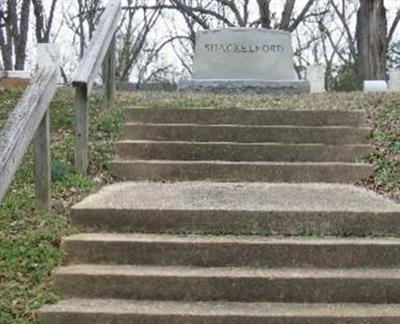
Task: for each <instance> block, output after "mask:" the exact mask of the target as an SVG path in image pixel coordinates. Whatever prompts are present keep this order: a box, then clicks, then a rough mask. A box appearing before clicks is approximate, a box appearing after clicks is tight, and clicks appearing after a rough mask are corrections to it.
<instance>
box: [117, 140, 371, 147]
mask: <svg viewBox="0 0 400 324" xmlns="http://www.w3.org/2000/svg"><path fill="white" fill-rule="evenodd" d="M114 144H116V145H118V144H165V145H173V144H181V145H207V146H211V145H231V146H285V147H292V146H295V147H299V146H301V147H332V148H335V147H338V148H340V147H350V148H351V147H365V148H373V146H372V145H370V144H357V143H354V144H324V143H277V142H252V143H238V142H223V141H222V142H219V141H218V142H204V141H203V142H201V141H200V142H197V141H175V140H172V141H162V140H160V141H158V140H130V139H125V140H120V141H116V142H114Z"/></svg>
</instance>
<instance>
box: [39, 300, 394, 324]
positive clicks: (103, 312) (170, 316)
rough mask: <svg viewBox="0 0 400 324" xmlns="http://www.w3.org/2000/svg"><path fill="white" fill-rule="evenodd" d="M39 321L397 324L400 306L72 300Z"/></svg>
mask: <svg viewBox="0 0 400 324" xmlns="http://www.w3.org/2000/svg"><path fill="white" fill-rule="evenodd" d="M39 317H40V319H41V320H42V322H43V324H71V323H74V324H98V323H116V324H131V323H135V324H166V323H174V324H205V323H207V324H243V323H248V324H265V323H276V324H321V323H324V324H325V323H326V324H333V323H335V324H338V323H348V324H365V323H369V324H397V323H399V322H400V305H369V304H271V303H233V302H206V303H205V302H173V301H136V300H115V299H69V300H65V301H63V302H61V303H59V304H57V305H54V306H46V307H45V308H44V309H42V310H41V311H40V313H39Z"/></svg>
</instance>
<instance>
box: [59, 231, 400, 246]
mask: <svg viewBox="0 0 400 324" xmlns="http://www.w3.org/2000/svg"><path fill="white" fill-rule="evenodd" d="M63 241H65V242H70V241H83V242H104V243H107V242H121V243H123V242H141V243H191V244H268V245H281V244H285V245H317V246H321V245H330V246H341V245H345V246H347V245H354V246H365V245H391V246H400V238H340V237H324V238H311V237H310V238H309V237H276V236H274V237H266V236H256V235H254V236H253V235H252V236H249V235H219V236H216V235H172V234H144V233H132V234H125V233H121V234H117V233H85V234H76V235H71V236H69V237H65V238H63Z"/></svg>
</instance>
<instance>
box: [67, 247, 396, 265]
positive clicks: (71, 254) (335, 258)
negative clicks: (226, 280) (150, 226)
mask: <svg viewBox="0 0 400 324" xmlns="http://www.w3.org/2000/svg"><path fill="white" fill-rule="evenodd" d="M63 252H64V254H65V257H64V260H65V262H66V263H67V264H80V263H81V264H121V265H127V264H131V265H135V264H144V265H159V266H199V267H229V266H231V267H270V268H272V267H276V268H284V267H293V268H310V267H311V268H361V267H363V268H395V267H400V257H399V256H400V246H396V245H374V244H368V245H367V244H365V245H358V244H343V245H318V244H315V245H312V244H306V245H300V244H283V243H282V244H232V243H230V244H229V243H225V244H224V243H219V244H201V243H193V244H189V243H165V242H164V243H158V242H134V243H129V242H100V241H94V242H93V241H91V242H87V241H65V242H63ZM316 256H318V257H316Z"/></svg>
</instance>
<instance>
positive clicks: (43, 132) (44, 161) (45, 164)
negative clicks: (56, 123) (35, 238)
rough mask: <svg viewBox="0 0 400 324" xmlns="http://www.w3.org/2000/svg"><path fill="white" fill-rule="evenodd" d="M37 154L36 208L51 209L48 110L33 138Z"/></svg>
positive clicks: (35, 154) (35, 153)
mask: <svg viewBox="0 0 400 324" xmlns="http://www.w3.org/2000/svg"><path fill="white" fill-rule="evenodd" d="M33 147H34V156H35V178H34V179H35V180H34V181H35V195H36V208H37V209H41V210H44V211H47V212H49V211H50V210H51V187H50V186H51V185H50V184H51V158H50V118H49V112H48V111H47V112H46V113H45V115H44V117H43V119H42V121H41V122H40V125H39V128H38V129H37V131H36V134H35V138H34V140H33Z"/></svg>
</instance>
